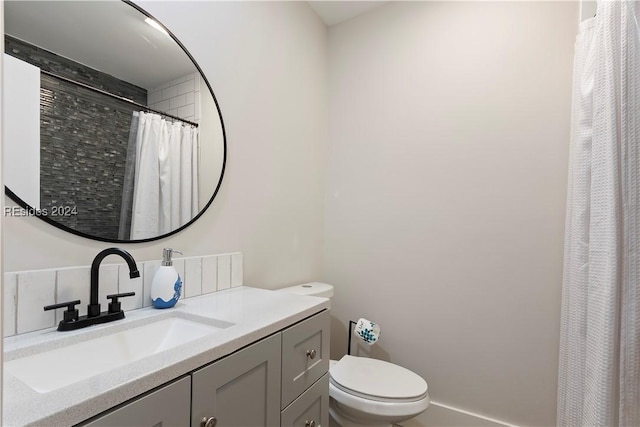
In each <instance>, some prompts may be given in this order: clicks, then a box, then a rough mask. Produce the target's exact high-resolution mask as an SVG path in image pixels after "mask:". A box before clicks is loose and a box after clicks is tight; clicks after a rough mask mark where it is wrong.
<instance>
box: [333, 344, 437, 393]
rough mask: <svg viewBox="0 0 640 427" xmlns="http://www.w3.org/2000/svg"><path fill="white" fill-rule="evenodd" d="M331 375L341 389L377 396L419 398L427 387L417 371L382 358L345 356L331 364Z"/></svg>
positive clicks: (425, 391)
mask: <svg viewBox="0 0 640 427" xmlns="http://www.w3.org/2000/svg"><path fill="white" fill-rule="evenodd" d="M330 374H331V379H332V380H333V381H334V383H335V384H336V385H339V386H341V388H345V389H348V390H353V391H354V392H356V393H357V394H361V395H366V396H371V397H373V398H379V399H402V400H411V399H419V398H422V397H423V396H424V395H425V394H426V393H427V388H428V386H427V382H426V381H425V380H424V379H422V377H420V376H419V375H418V374H416V373H414V372H411V371H410V370H408V369H406V368H403V367H402V366H398V365H394V364H393V363H389V362H385V361H384V360H377V359H369V358H366V357H355V356H349V355H346V356H344V357H343V358H342V359H340V361H339V362H337V363H335V364H333V365H332V366H331V370H330Z"/></svg>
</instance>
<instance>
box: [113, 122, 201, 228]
mask: <svg viewBox="0 0 640 427" xmlns="http://www.w3.org/2000/svg"><path fill="white" fill-rule="evenodd" d="M136 122H137V126H135V123H136ZM134 126H135V127H136V128H137V129H136V130H135V138H133V137H132V138H130V143H132V141H133V142H134V143H135V145H134V147H135V150H129V152H128V154H129V156H128V158H127V166H126V170H125V188H124V191H123V205H122V210H121V212H122V215H121V227H124V228H125V231H122V229H121V232H124V233H125V234H126V224H127V218H126V217H127V213H126V209H128V206H127V205H129V206H130V207H131V208H130V217H131V220H130V229H129V236H128V238H130V239H136V240H137V239H147V238H151V237H156V236H159V235H162V234H166V233H168V232H171V231H173V230H176V229H177V228H179V227H181V226H182V225H184V224H186V223H187V222H189V221H190V220H191V219H193V217H195V216H196V215H197V214H198V212H199V204H198V166H199V161H198V153H199V146H198V129H197V128H195V127H192V126H188V125H183V124H182V123H181V122H178V121H176V122H174V123H171V122H169V121H167V120H165V119H163V118H162V117H161V116H160V115H158V114H151V113H145V112H142V111H140V112H134V119H133V121H132V128H133V127H134ZM132 133H133V132H132ZM130 147H131V146H130ZM132 165H133V166H132ZM127 183H129V185H127ZM131 183H132V184H133V185H132V187H133V188H132V190H131V189H130V187H131V185H130V184H131ZM125 197H129V200H130V202H128V201H126V200H125ZM123 218H124V221H122V219H123Z"/></svg>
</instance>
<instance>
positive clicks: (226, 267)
mask: <svg viewBox="0 0 640 427" xmlns="http://www.w3.org/2000/svg"><path fill="white" fill-rule="evenodd" d="M230 287H231V255H222V256H219V257H218V290H223V289H229V288H230Z"/></svg>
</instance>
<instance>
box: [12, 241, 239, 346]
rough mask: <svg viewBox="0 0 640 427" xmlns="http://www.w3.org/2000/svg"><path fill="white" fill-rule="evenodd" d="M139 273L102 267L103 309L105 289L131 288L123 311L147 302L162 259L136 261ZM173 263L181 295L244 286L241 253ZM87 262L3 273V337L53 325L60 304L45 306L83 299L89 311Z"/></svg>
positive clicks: (59, 313) (83, 311) (117, 266)
mask: <svg viewBox="0 0 640 427" xmlns="http://www.w3.org/2000/svg"><path fill="white" fill-rule="evenodd" d="M137 264H138V270H139V271H140V277H139V278H136V279H130V278H129V268H128V267H127V264H125V263H122V264H106V263H105V264H103V265H101V266H100V288H99V292H100V297H99V298H100V299H99V302H100V304H102V306H103V308H105V309H106V305H107V298H106V296H107V295H109V294H115V293H124V292H135V293H136V294H135V296H133V297H127V298H122V299H121V302H122V309H123V310H124V311H129V310H135V309H138V308H143V307H149V306H150V305H151V297H150V290H151V281H152V280H153V276H154V275H155V272H156V270H157V269H158V267H160V260H154V261H142V262H138V263H137ZM173 266H174V268H175V269H176V270H177V271H178V274H180V277H181V278H182V282H183V285H182V286H183V288H182V298H189V297H195V296H198V295H202V294H208V293H211V292H216V291H219V290H223V289H228V288H230V287H237V286H242V281H243V278H242V254H241V253H240V252H236V253H231V254H220V255H207V256H198V257H183V258H174V259H173ZM90 277H91V267H89V266H82V267H65V268H59V269H47V270H33V271H18V272H7V273H5V274H4V285H3V289H4V295H3V301H4V318H3V329H4V336H5V337H8V336H12V335H16V334H23V333H25V332H32V331H36V330H38V329H45V328H50V327H52V326H55V325H57V324H58V322H60V320H61V319H62V313H63V312H64V309H58V310H55V312H54V311H44V310H43V307H44V306H45V305H50V304H56V303H61V302H66V301H73V300H77V299H79V300H81V301H82V303H81V304H80V305H78V306H76V307H77V308H78V310H79V311H80V315H84V314H87V304H89V287H90V286H89V285H90V281H91V279H90Z"/></svg>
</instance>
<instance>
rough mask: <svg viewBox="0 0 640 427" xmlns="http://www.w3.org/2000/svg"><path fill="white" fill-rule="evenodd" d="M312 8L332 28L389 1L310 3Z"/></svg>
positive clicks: (354, 0) (355, 0)
mask: <svg viewBox="0 0 640 427" xmlns="http://www.w3.org/2000/svg"><path fill="white" fill-rule="evenodd" d="M308 3H309V5H310V6H311V8H312V9H313V10H314V11H315V12H316V13H317V14H318V16H320V18H322V20H323V21H324V23H325V24H326V25H327V26H328V27H330V26H332V25H336V24H339V23H341V22H344V21H347V20H349V19H351V18H355V17H356V16H358V15H362V14H363V13H366V12H368V11H370V10H372V9H375V8H377V7H380V6H382V5H384V4H386V3H388V1H384V0H379V1H357V0H353V1H327V0H325V1H309V2H308Z"/></svg>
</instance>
